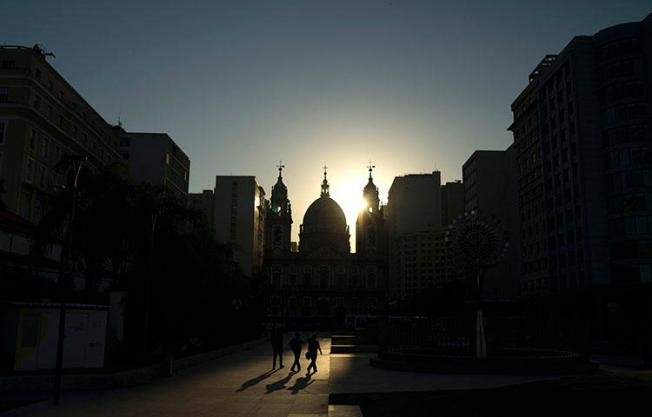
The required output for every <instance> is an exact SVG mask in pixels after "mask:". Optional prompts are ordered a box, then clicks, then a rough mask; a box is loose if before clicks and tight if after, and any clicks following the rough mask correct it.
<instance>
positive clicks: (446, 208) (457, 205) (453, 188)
mask: <svg viewBox="0 0 652 417" xmlns="http://www.w3.org/2000/svg"><path fill="white" fill-rule="evenodd" d="M463 212H464V184H462V181H459V180H458V181H455V182H447V183H446V184H444V185H442V186H441V223H442V225H444V226H447V225H449V224H450V223H451V222H452V221H453V220H454V219H455V218H456V217H457V216H459V215H461V214H462V213H463Z"/></svg>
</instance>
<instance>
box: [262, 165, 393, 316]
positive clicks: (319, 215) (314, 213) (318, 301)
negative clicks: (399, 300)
mask: <svg viewBox="0 0 652 417" xmlns="http://www.w3.org/2000/svg"><path fill="white" fill-rule="evenodd" d="M281 169H282V168H279V176H278V179H277V182H276V184H275V185H274V187H273V188H272V196H271V200H270V205H269V211H268V214H267V219H268V222H267V229H266V231H267V233H266V236H267V239H266V250H265V253H266V257H265V268H264V269H265V277H266V280H267V282H266V289H267V292H268V315H269V318H270V320H273V321H277V322H283V323H285V324H287V325H288V326H290V327H301V326H306V327H308V326H310V327H315V326H318V325H321V326H326V327H331V326H336V327H337V326H340V325H342V324H343V323H344V319H345V317H346V315H350V314H371V315H376V314H381V313H382V312H383V311H384V304H385V293H386V268H385V261H384V258H383V256H382V253H383V250H382V248H381V246H382V244H383V243H382V242H383V238H382V236H383V235H384V224H383V221H382V218H381V213H380V207H379V204H378V200H377V189H376V187H375V185H374V184H373V179H372V177H371V175H370V178H369V183H368V184H367V186H366V187H365V195H366V196H368V197H369V198H370V199H369V200H368V201H369V205H368V206H367V207H365V209H364V210H363V211H364V212H366V213H367V214H368V216H366V215H363V214H362V213H361V214H360V216H359V217H358V225H357V227H358V230H361V231H362V233H360V235H359V236H358V239H360V240H361V241H363V242H364V244H363V245H361V246H359V248H361V251H360V252H359V253H351V249H350V240H349V239H350V233H349V227H348V225H347V224H346V217H345V215H344V212H343V211H342V209H341V207H340V206H339V204H338V203H337V202H336V201H335V200H333V199H332V198H330V190H329V188H330V186H329V184H328V179H327V176H326V171H324V178H323V181H322V184H321V193H320V197H319V198H318V199H316V200H315V201H314V202H313V203H312V204H311V205H310V206H309V207H308V209H307V210H306V213H305V214H304V217H303V223H302V224H301V225H300V231H299V248H298V251H293V250H292V244H291V242H290V235H291V226H292V215H291V208H290V201H289V199H288V196H287V187H286V186H285V184H284V183H283V178H282V176H281ZM374 190H375V196H376V198H375V199H374Z"/></svg>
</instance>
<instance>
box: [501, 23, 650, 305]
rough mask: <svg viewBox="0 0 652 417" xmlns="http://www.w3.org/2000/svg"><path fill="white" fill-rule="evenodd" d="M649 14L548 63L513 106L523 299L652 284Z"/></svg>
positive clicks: (582, 41)
mask: <svg viewBox="0 0 652 417" xmlns="http://www.w3.org/2000/svg"><path fill="white" fill-rule="evenodd" d="M650 91H652V15H649V16H648V17H647V18H645V19H644V20H643V21H642V22H635V23H626V24H621V25H617V26H613V27H609V28H607V29H604V30H601V31H600V32H598V33H596V34H595V35H593V36H578V37H575V38H574V39H573V40H571V42H570V43H569V44H568V45H566V47H565V48H564V49H563V50H562V51H561V52H560V53H559V54H558V55H547V56H546V57H545V58H544V59H543V60H542V61H541V63H540V64H539V65H538V66H537V67H536V68H535V70H534V71H533V72H532V73H531V74H530V77H529V84H528V86H527V87H526V88H525V89H524V90H523V92H521V94H519V96H518V97H517V98H516V100H515V101H514V102H513V103H512V112H513V114H514V122H513V123H512V125H511V126H510V127H509V130H511V131H512V132H513V135H514V147H515V150H516V155H517V156H516V160H517V166H518V177H519V178H518V195H519V206H520V216H521V231H522V257H523V262H522V283H521V285H522V292H523V294H524V295H533V296H535V295H541V294H547V293H550V292H566V291H569V290H575V289H584V288H591V287H596V286H604V285H609V284H613V285H612V286H623V285H625V284H632V283H641V282H650V281H652V273H651V271H650V265H651V264H652V251H650V250H649V249H648V248H649V246H650V245H649V241H650V238H651V237H652V222H650V221H648V219H652V166H651V162H652V160H651V157H650V145H651V142H652V123H651V121H652V120H651V116H652V113H651V111H652V106H650Z"/></svg>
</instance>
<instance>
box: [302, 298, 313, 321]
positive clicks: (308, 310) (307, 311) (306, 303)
mask: <svg viewBox="0 0 652 417" xmlns="http://www.w3.org/2000/svg"><path fill="white" fill-rule="evenodd" d="M301 315H303V316H305V317H309V316H311V315H312V301H311V300H310V297H303V305H302V306H301Z"/></svg>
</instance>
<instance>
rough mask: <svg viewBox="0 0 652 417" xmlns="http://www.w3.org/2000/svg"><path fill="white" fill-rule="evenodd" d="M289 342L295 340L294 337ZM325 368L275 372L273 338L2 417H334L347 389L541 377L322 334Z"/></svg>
mask: <svg viewBox="0 0 652 417" xmlns="http://www.w3.org/2000/svg"><path fill="white" fill-rule="evenodd" d="M285 340H286V342H287V341H288V340H289V337H288V336H286V338H285ZM320 343H321V346H322V350H323V353H324V355H323V356H320V357H319V360H318V362H317V366H318V369H319V371H318V372H317V373H316V374H314V375H312V376H310V377H308V376H306V374H305V368H306V367H307V365H308V361H307V360H306V359H305V358H302V371H301V372H299V373H292V372H290V370H289V369H290V366H291V365H292V360H291V356H292V354H291V353H290V352H286V353H285V357H284V358H285V361H284V365H285V368H283V369H280V370H279V369H277V370H275V371H271V370H270V368H271V364H272V355H271V346H269V343H263V344H260V345H258V346H256V347H254V348H253V349H249V350H246V351H242V352H239V353H235V354H232V355H228V356H224V357H222V358H220V359H217V360H214V361H212V362H210V363H206V364H203V365H201V366H198V367H195V368H191V369H186V370H184V371H181V372H179V373H177V374H175V375H174V376H173V377H170V378H165V379H159V380H157V381H156V382H153V383H150V384H147V385H141V386H135V387H130V388H122V389H112V390H106V391H102V392H91V393H89V392H80V393H64V396H63V399H62V404H61V406H59V407H53V406H51V405H50V404H49V402H47V401H44V402H42V403H37V404H34V405H31V406H28V407H23V408H20V409H16V410H13V411H9V412H7V413H4V414H0V415H2V416H22V417H28V416H29V417H40V416H61V417H76V416H88V417H108V416H124V417H130V416H134V417H136V416H137V417H149V416H152V417H154V416H156V417H166V416H170V417H172V416H174V417H185V416H188V417H231V416H233V417H241V416H242V417H244V416H251V417H277V416H278V417H300V416H311V417H316V416H327V415H328V395H329V394H330V393H336V392H339V393H346V392H349V393H350V392H360V393H362V392H383V391H385V392H387V391H418V390H435V389H464V388H489V387H495V386H500V385H509V384H514V383H521V382H528V381H533V380H537V379H541V378H536V377H516V376H512V377H509V376H479V375H476V376H473V375H436V374H417V373H411V372H398V371H391V370H382V369H376V368H372V367H371V366H370V365H369V356H368V355H365V354H359V355H352V354H341V355H340V354H338V355H330V354H329V353H330V339H329V338H323V339H320Z"/></svg>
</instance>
